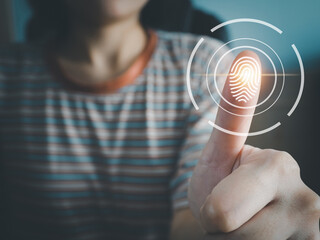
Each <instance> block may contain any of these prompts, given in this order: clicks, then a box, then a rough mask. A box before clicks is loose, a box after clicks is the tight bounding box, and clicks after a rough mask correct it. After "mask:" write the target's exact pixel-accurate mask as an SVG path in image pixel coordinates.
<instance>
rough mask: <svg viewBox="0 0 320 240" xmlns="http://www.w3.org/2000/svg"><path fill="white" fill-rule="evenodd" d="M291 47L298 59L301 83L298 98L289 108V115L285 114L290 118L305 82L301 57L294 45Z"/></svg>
mask: <svg viewBox="0 0 320 240" xmlns="http://www.w3.org/2000/svg"><path fill="white" fill-rule="evenodd" d="M291 47H292V48H293V51H294V52H295V53H296V55H297V58H298V61H299V65H300V71H301V83H300V90H299V94H298V97H297V99H296V101H295V103H294V105H293V107H292V108H291V110H290V111H289V113H288V114H287V115H288V116H289V117H290V116H291V114H292V113H293V112H294V111H295V110H296V108H297V106H298V104H299V102H300V99H301V96H302V93H303V88H304V80H305V75H304V66H303V62H302V58H301V55H300V53H299V51H298V49H297V47H296V45H294V44H292V45H291Z"/></svg>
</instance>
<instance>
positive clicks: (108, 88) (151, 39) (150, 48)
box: [47, 30, 158, 94]
mask: <svg viewBox="0 0 320 240" xmlns="http://www.w3.org/2000/svg"><path fill="white" fill-rule="evenodd" d="M147 34H148V41H147V44H146V46H145V48H144V50H143V51H142V52H141V54H140V55H139V56H138V57H137V58H136V59H135V60H134V62H133V63H132V64H131V65H130V66H129V68H127V69H126V70H125V71H124V72H123V73H121V74H120V75H118V76H117V77H115V78H113V79H108V80H107V81H105V82H103V83H99V84H91V85H81V84H79V83H76V82H75V81H74V80H72V78H70V77H69V76H67V74H66V73H65V72H64V71H63V70H62V68H61V67H60V65H59V63H58V62H57V60H56V58H55V57H54V54H52V53H51V54H50V52H49V53H48V54H47V62H48V65H49V68H50V70H51V71H52V73H53V75H54V78H55V80H57V81H59V82H61V83H62V84H63V85H64V86H65V87H66V88H68V89H71V90H75V91H77V92H79V91H80V92H86V93H95V94H111V93H116V92H117V91H118V90H119V89H121V88H123V87H125V86H128V85H131V84H133V83H134V81H135V80H136V79H137V78H138V77H139V76H140V75H141V74H142V73H143V71H144V69H145V67H146V66H147V65H148V63H149V61H150V59H151V57H152V55H153V53H154V51H155V49H156V46H157V41H158V36H157V34H156V32H154V31H153V30H148V31H147Z"/></svg>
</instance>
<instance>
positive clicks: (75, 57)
mask: <svg viewBox="0 0 320 240" xmlns="http://www.w3.org/2000/svg"><path fill="white" fill-rule="evenodd" d="M70 29H71V31H70V32H69V34H68V36H66V38H65V39H66V40H65V42H64V43H62V44H60V47H59V50H58V54H57V55H58V62H59V64H60V65H61V67H62V69H63V70H64V71H65V72H66V73H67V74H68V75H70V76H71V77H74V78H77V79H79V78H80V77H81V76H84V77H85V79H90V82H100V81H103V80H105V79H110V78H112V77H114V76H116V75H118V74H119V73H121V72H123V71H124V70H126V69H127V68H128V67H129V66H130V64H131V63H132V62H133V61H134V60H135V59H136V58H137V57H138V56H139V54H140V53H141V52H142V51H143V49H144V48H145V46H146V44H147V34H146V32H145V30H144V29H143V27H142V26H141V24H140V22H139V18H138V16H134V17H131V18H128V19H123V20H121V21H117V22H110V23H107V24H104V25H102V26H90V25H86V24H82V23H81V22H73V23H71V27H70ZM77 72H78V73H77ZM80 81H81V80H80Z"/></svg>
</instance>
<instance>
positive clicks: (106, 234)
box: [1, 0, 218, 239]
mask: <svg viewBox="0 0 320 240" xmlns="http://www.w3.org/2000/svg"><path fill="white" fill-rule="evenodd" d="M146 2H147V1H146V0H138V1H131V0H121V1H119V0H117V1H115V0H111V1H90V3H89V1H85V0H83V1H77V4H75V2H74V1H67V0H66V1H65V0H60V1H52V2H47V1H37V0H34V1H30V3H31V6H32V7H34V18H33V19H32V20H31V21H32V22H31V23H30V25H29V34H30V37H33V40H34V41H33V42H37V44H31V45H28V46H22V47H21V48H20V47H19V48H16V46H14V47H13V48H12V49H10V50H8V49H4V50H2V53H1V57H2V61H1V65H2V66H3V68H5V69H4V71H1V82H2V83H1V84H3V85H2V86H4V87H3V88H2V90H1V92H2V93H1V94H2V98H1V102H2V103H3V105H2V107H3V108H2V109H3V111H2V115H1V117H2V127H1V136H2V137H3V138H2V145H1V146H2V149H3V156H4V157H3V159H4V160H3V161H2V162H1V164H2V165H3V166H4V167H3V172H4V174H5V182H6V186H8V192H7V193H6V195H7V196H8V197H7V198H6V201H8V202H9V203H8V204H7V205H6V206H12V207H9V209H6V210H7V212H8V215H9V216H10V217H11V218H12V219H11V221H12V223H13V224H14V226H13V225H12V224H11V223H10V221H9V222H8V221H7V224H8V225H9V226H8V228H7V230H9V234H10V236H12V237H13V238H14V239H18V238H23V239H26V238H27V239H100V238H104V239H166V238H167V236H168V233H169V228H170V227H169V226H170V219H171V218H172V213H173V212H174V211H175V210H177V209H180V208H184V207H185V206H186V205H187V196H186V189H187V185H186V183H187V179H188V178H189V177H190V175H191V170H192V168H193V166H194V165H195V160H196V158H197V154H199V153H200V148H201V146H202V145H203V144H204V143H205V141H206V140H207V138H208V137H209V134H210V131H211V130H210V126H208V125H207V123H206V122H205V120H201V114H202V113H197V115H195V114H194V113H193V111H194V110H193V107H192V105H191V103H190V100H189V97H188V94H187V91H186V87H185V82H184V81H185V80H184V76H185V67H186V63H187V60H188V57H189V55H190V52H191V49H192V48H193V47H194V45H195V44H196V41H197V40H198V37H195V36H191V35H177V34H171V33H166V32H160V31H154V30H150V29H146V28H144V27H143V26H142V25H141V24H140V21H139V13H140V11H141V9H142V8H143V6H144V4H146ZM50 4H51V5H50ZM53 9H55V10H58V9H59V11H52V10H53ZM45 10H48V11H45ZM49 11H52V12H51V13H50V12H49ZM65 13H67V14H65ZM50 14H51V15H50ZM39 19H42V21H43V22H45V23H46V27H47V28H46V29H44V30H43V32H39V28H37V26H36V24H39V23H41V24H43V22H41V21H39ZM33 27H34V28H35V29H37V30H33ZM210 42H211V44H213V45H216V46H218V42H216V41H214V40H212V41H210ZM206 48H207V50H208V53H209V46H207V47H206ZM7 51H9V53H8V54H9V55H8V54H7ZM205 51H206V49H205V48H204V49H203V50H202V53H199V57H197V58H196V59H195V62H196V64H195V71H199V72H200V71H202V69H203V67H202V66H201V64H203V63H204V62H205V61H206V57H207V56H208V53H206V52H205ZM210 51H211V49H210ZM201 54H202V55H203V56H201ZM196 68H197V69H196ZM196 81H197V80H196V79H195V84H196V85H197V84H198V82H196ZM195 89H196V88H195ZM8 104H9V105H10V106H9V105H8ZM210 105H211V104H210V102H205V103H204V106H203V107H204V108H203V111H206V110H207V111H209V109H210V107H211V106H210ZM5 112H6V113H5ZM187 129H188V131H187ZM5 136H11V137H10V139H9V138H7V137H5ZM193 136H197V139H194V137H193ZM187 153H188V156H187V155H186V154H187ZM191 153H192V154H191Z"/></svg>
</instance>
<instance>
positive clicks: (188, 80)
mask: <svg viewBox="0 0 320 240" xmlns="http://www.w3.org/2000/svg"><path fill="white" fill-rule="evenodd" d="M203 41H204V39H203V38H200V40H199V42H198V43H197V45H196V46H195V47H194V49H193V50H192V52H191V55H190V58H189V60H188V65H187V76H186V80H187V89H188V94H189V97H190V99H191V102H192V104H193V106H194V107H195V109H196V110H199V107H198V105H197V103H196V101H195V100H194V97H193V95H192V90H191V84H190V69H191V63H192V60H193V58H194V55H195V54H196V52H197V50H198V48H199V47H200V45H201V43H202V42H203Z"/></svg>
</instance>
